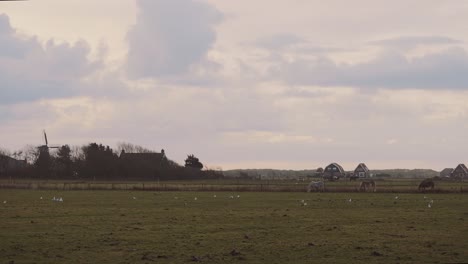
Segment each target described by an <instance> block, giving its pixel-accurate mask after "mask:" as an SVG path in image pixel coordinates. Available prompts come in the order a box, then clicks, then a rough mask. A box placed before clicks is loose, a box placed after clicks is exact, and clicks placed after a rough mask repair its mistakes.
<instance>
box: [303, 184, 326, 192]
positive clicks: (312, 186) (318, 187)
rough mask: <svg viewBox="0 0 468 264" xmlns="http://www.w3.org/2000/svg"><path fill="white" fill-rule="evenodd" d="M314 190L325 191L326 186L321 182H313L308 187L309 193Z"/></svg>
mask: <svg viewBox="0 0 468 264" xmlns="http://www.w3.org/2000/svg"><path fill="white" fill-rule="evenodd" d="M312 189H314V190H315V191H322V192H323V191H324V189H325V184H323V182H322V181H319V182H316V181H312V182H310V183H309V186H307V192H311V191H312Z"/></svg>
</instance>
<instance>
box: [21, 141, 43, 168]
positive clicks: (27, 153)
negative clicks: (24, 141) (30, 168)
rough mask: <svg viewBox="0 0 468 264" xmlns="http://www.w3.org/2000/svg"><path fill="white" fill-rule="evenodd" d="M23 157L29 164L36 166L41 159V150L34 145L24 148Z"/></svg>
mask: <svg viewBox="0 0 468 264" xmlns="http://www.w3.org/2000/svg"><path fill="white" fill-rule="evenodd" d="M23 157H24V159H26V162H28V163H29V164H34V163H36V161H37V159H38V158H39V149H38V148H37V147H36V146H33V145H26V146H25V147H24V148H23Z"/></svg>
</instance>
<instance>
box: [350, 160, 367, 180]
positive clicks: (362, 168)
mask: <svg viewBox="0 0 468 264" xmlns="http://www.w3.org/2000/svg"><path fill="white" fill-rule="evenodd" d="M354 177H358V178H368V177H370V170H369V168H367V166H366V164H364V163H359V165H357V167H356V169H354Z"/></svg>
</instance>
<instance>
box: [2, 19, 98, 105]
mask: <svg viewBox="0 0 468 264" xmlns="http://www.w3.org/2000/svg"><path fill="white" fill-rule="evenodd" d="M89 53H90V47H89V46H88V44H87V43H86V42H84V41H79V42H76V43H74V44H73V45H70V44H68V43H63V44H56V43H55V42H54V41H53V40H49V41H48V42H47V43H46V44H45V46H44V47H43V46H42V45H41V44H40V43H39V41H38V40H37V39H36V38H35V37H24V36H21V37H20V36H18V35H17V34H16V31H15V29H14V28H12V27H11V25H10V23H9V19H8V17H7V16H6V15H0V104H11V103H17V102H23V101H31V100H37V99H40V98H60V97H64V96H69V95H73V94H76V93H77V91H78V90H80V89H81V88H80V80H81V78H83V77H85V76H87V75H89V74H91V73H92V72H94V71H95V70H96V69H98V68H99V67H100V63H99V62H90V61H89V60H88V59H87V56H88V55H89Z"/></svg>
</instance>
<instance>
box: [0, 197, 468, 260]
mask: <svg viewBox="0 0 468 264" xmlns="http://www.w3.org/2000/svg"><path fill="white" fill-rule="evenodd" d="M41 197H42V199H41ZM53 197H55V198H59V197H61V198H62V199H63V202H57V201H52V198H53ZM467 204H468V196H467V195H466V194H464V193H357V192H352V193H347V192H340V193H331V192H325V193H305V192H211V191H203V192H190V191H185V192H174V191H165V192H156V191H137V190H133V191H129V190H113V191H112V190H109V191H102V190H101V191H93V190H83V191H74V190H13V189H3V190H0V219H1V221H0V263H191V262H201V263H362V262H368V263H462V262H468V239H467V238H468V224H467V221H468V206H467ZM429 206H430V207H429Z"/></svg>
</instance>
